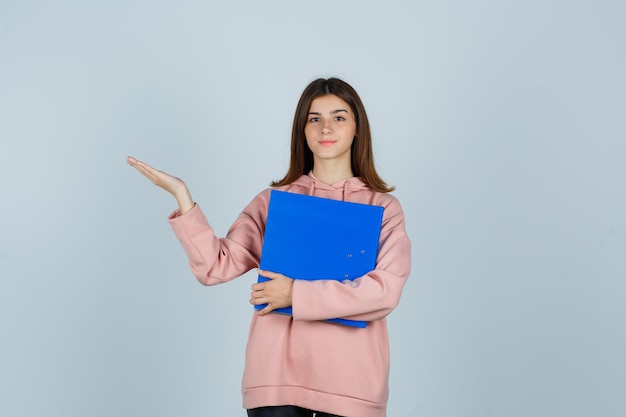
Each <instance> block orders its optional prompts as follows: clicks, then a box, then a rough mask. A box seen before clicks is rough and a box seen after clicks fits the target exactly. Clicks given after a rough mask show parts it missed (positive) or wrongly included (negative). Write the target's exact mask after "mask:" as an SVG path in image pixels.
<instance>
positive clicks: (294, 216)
mask: <svg viewBox="0 0 626 417" xmlns="http://www.w3.org/2000/svg"><path fill="white" fill-rule="evenodd" d="M382 217H383V208H382V207H379V206H372V205H368V204H359V203H350V202H345V201H337V200H330V199H327V198H321V197H312V196H307V195H302V194H295V193H289V192H284V191H277V190H272V191H271V194H270V202H269V209H268V215H267V223H266V226H265V237H264V240H263V250H262V253H261V263H260V268H261V269H263V270H266V271H272V272H278V273H281V274H284V275H286V276H288V277H290V278H294V279H306V280H318V279H334V280H337V281H344V280H353V279H355V278H359V277H361V276H363V275H365V274H367V273H368V272H370V271H372V270H373V269H374V268H375V266H376V257H377V254H378V240H379V237H380V228H381V224H382ZM263 281H267V278H264V277H261V276H259V280H258V282H263ZM265 306H266V305H259V306H256V308H257V309H258V310H260V309H262V308H264V307H265ZM274 312H276V313H283V314H289V315H291V314H292V309H291V307H287V308H281V309H277V310H274ZM328 321H330V322H334V323H339V324H344V325H348V326H353V327H361V328H363V327H365V325H366V323H365V322H364V321H355V320H346V319H340V318H337V319H331V320H328Z"/></svg>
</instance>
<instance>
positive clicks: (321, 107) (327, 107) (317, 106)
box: [309, 94, 352, 113]
mask: <svg viewBox="0 0 626 417" xmlns="http://www.w3.org/2000/svg"><path fill="white" fill-rule="evenodd" d="M338 109H342V110H346V111H348V112H351V110H352V109H351V108H350V105H349V104H348V103H346V102H345V101H343V100H342V99H340V98H339V97H337V96H336V95H334V94H327V95H325V96H321V97H317V98H316V99H314V100H313V101H312V102H311V106H310V107H309V111H311V112H317V113H328V112H331V111H333V110H338Z"/></svg>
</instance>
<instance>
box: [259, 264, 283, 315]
mask: <svg viewBox="0 0 626 417" xmlns="http://www.w3.org/2000/svg"><path fill="white" fill-rule="evenodd" d="M259 275H261V276H262V277H265V278H269V279H270V280H269V281H265V282H260V283H256V284H253V285H252V294H251V297H252V298H250V304H252V305H259V304H267V307H265V308H264V309H263V310H261V311H259V314H260V315H261V316H264V315H266V314H267V313H270V312H272V311H274V310H276V309H277V308H283V307H289V306H291V293H292V290H293V279H291V278H289V277H287V276H285V275H283V274H278V273H276V272H270V271H262V270H260V269H259Z"/></svg>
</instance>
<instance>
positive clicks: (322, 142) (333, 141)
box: [317, 140, 336, 146]
mask: <svg viewBox="0 0 626 417" xmlns="http://www.w3.org/2000/svg"><path fill="white" fill-rule="evenodd" d="M335 142H336V141H335V140H320V141H319V142H317V143H319V144H320V145H322V146H331V145H332V144H334V143H335Z"/></svg>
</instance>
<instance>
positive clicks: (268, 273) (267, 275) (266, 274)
mask: <svg viewBox="0 0 626 417" xmlns="http://www.w3.org/2000/svg"><path fill="white" fill-rule="evenodd" d="M258 273H259V275H261V276H262V277H265V278H269V279H276V278H278V277H279V276H280V275H281V274H277V273H276V272H272V271H265V270H263V269H259V270H258Z"/></svg>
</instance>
